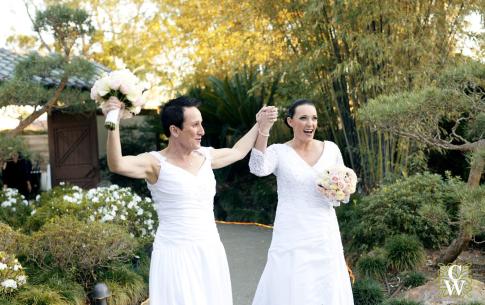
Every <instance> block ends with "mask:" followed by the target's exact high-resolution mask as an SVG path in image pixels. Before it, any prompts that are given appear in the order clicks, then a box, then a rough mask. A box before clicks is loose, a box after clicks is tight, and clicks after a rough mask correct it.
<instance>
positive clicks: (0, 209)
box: [0, 188, 32, 228]
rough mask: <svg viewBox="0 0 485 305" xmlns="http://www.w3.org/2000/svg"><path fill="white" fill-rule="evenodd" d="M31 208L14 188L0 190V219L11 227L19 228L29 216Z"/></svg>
mask: <svg viewBox="0 0 485 305" xmlns="http://www.w3.org/2000/svg"><path fill="white" fill-rule="evenodd" d="M31 211H32V208H31V206H30V204H29V202H28V201H27V200H26V199H25V197H24V196H23V195H22V194H20V193H19V191H18V190H16V189H11V188H7V189H6V190H4V191H0V221H1V222H4V223H7V224H8V225H10V226H11V227H14V228H20V227H21V226H23V224H24V223H25V221H26V220H27V218H28V217H29V216H30V213H31Z"/></svg>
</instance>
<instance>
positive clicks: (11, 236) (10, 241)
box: [0, 222, 25, 253]
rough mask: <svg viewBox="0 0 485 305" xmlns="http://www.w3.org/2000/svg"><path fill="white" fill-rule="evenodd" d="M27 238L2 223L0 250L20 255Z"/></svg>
mask: <svg viewBox="0 0 485 305" xmlns="http://www.w3.org/2000/svg"><path fill="white" fill-rule="evenodd" d="M24 239H25V236H24V235H23V234H21V233H20V232H18V231H15V230H13V229H12V228H11V227H10V226H9V225H7V224H5V223H2V222H0V249H2V250H5V251H7V252H9V253H18V252H19V249H20V244H21V243H22V241H24Z"/></svg>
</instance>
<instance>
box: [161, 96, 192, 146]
mask: <svg viewBox="0 0 485 305" xmlns="http://www.w3.org/2000/svg"><path fill="white" fill-rule="evenodd" d="M200 103H201V102H200V101H199V100H198V99H196V98H192V97H188V96H180V97H177V98H175V99H172V100H170V101H168V102H167V103H166V104H165V105H163V109H162V114H161V116H160V118H161V120H162V127H163V133H164V134H165V135H166V136H167V137H170V126H171V125H175V126H177V127H178V128H180V129H182V128H183V125H184V108H187V107H199V105H200Z"/></svg>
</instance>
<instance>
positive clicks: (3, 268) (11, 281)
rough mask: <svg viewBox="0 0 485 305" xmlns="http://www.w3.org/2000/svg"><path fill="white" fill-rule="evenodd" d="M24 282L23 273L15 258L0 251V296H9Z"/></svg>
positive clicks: (25, 278) (25, 280) (25, 279)
mask: <svg viewBox="0 0 485 305" xmlns="http://www.w3.org/2000/svg"><path fill="white" fill-rule="evenodd" d="M26 282H27V276H26V275H25V271H24V269H23V268H22V265H20V263H19V261H18V260H17V259H16V258H15V256H14V255H10V254H7V253H6V252H4V251H0V294H3V295H6V294H11V293H13V292H14V291H15V290H17V289H19V288H20V287H21V286H23V285H24V284H25V283H26Z"/></svg>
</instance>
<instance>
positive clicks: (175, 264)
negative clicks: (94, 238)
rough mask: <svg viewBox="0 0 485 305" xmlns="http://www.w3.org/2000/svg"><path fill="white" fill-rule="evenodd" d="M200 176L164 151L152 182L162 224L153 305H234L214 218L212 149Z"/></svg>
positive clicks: (154, 260)
mask: <svg viewBox="0 0 485 305" xmlns="http://www.w3.org/2000/svg"><path fill="white" fill-rule="evenodd" d="M198 152H200V153H201V154H202V155H203V156H204V157H205V161H204V163H203V164H202V166H201V168H200V170H199V172H198V173H197V175H194V174H192V173H190V172H188V171H186V170H184V169H182V168H180V167H178V166H175V165H173V164H171V163H169V162H168V161H167V160H166V159H165V157H163V156H162V155H161V154H160V153H159V152H150V154H152V155H153V156H154V157H156V158H157V159H158V160H159V161H160V165H161V169H160V174H159V177H158V180H157V182H156V183H155V184H150V183H147V184H148V188H149V189H150V191H151V194H152V198H153V201H154V203H155V208H156V210H157V214H158V219H159V226H158V229H157V233H156V236H155V241H154V243H153V252H152V257H151V263H150V279H149V281H150V292H149V293H150V296H149V297H150V305H232V292H231V279H230V277H229V268H228V265H227V258H226V253H225V250H224V247H223V245H222V243H221V240H220V237H219V233H218V231H217V227H216V224H215V221H214V212H213V199H214V195H215V191H216V181H215V178H214V173H213V172H212V168H211V157H210V148H206V147H202V148H200V149H199V150H198Z"/></svg>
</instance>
